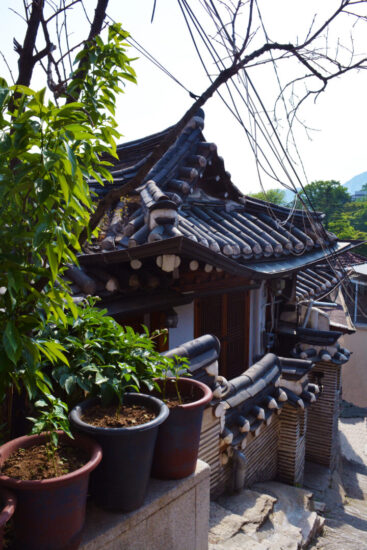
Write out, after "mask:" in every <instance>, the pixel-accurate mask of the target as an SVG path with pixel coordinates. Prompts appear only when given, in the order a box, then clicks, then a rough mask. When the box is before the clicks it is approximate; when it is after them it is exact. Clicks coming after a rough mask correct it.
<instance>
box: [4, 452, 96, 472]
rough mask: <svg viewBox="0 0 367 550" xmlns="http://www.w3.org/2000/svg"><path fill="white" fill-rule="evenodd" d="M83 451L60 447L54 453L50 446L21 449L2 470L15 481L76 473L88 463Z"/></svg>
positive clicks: (7, 461) (8, 460)
mask: <svg viewBox="0 0 367 550" xmlns="http://www.w3.org/2000/svg"><path fill="white" fill-rule="evenodd" d="M88 459H89V457H88V455H87V453H86V452H85V451H84V450H83V449H78V448H77V447H71V446H70V445H63V444H61V445H59V447H58V448H57V449H56V450H55V452H53V450H52V449H51V448H50V445H49V444H48V443H46V444H45V445H33V446H32V447H29V448H27V449H23V448H20V449H18V450H17V451H15V452H14V453H13V454H11V455H10V457H9V458H8V459H7V460H6V462H5V463H4V465H3V466H2V468H1V473H2V474H3V475H6V476H9V477H12V478H13V479H23V480H42V479H50V478H53V477H59V476H62V475H65V474H69V473H70V472H74V471H75V470H78V469H79V468H81V467H82V466H83V465H84V464H86V463H87V462H88Z"/></svg>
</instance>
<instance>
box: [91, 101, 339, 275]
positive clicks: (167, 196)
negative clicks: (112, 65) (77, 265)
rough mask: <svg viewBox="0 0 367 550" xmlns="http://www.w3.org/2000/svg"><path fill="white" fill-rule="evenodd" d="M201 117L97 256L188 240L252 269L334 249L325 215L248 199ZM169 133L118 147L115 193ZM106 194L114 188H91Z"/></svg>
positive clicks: (119, 209) (109, 227)
mask: <svg viewBox="0 0 367 550" xmlns="http://www.w3.org/2000/svg"><path fill="white" fill-rule="evenodd" d="M203 126H204V119H203V113H202V112H201V111H200V112H199V113H198V116H196V117H194V118H193V119H192V120H191V122H190V123H189V124H188V125H187V126H186V128H185V129H184V130H183V132H182V133H181V134H180V135H179V136H178V138H177V139H176V141H175V143H174V144H173V145H172V146H171V147H170V149H169V150H168V151H167V152H166V154H165V155H163V157H162V158H161V159H160V160H159V161H158V162H157V163H156V164H155V166H154V167H153V168H152V170H151V171H150V173H149V174H148V177H147V179H146V181H145V183H144V185H142V186H141V187H140V188H139V189H138V190H136V191H135V192H133V193H132V194H130V196H129V199H128V200H127V201H122V202H120V203H118V204H117V205H116V206H115V208H114V210H113V211H110V212H109V213H108V215H107V216H106V217H105V218H104V220H102V223H101V227H102V228H103V231H102V234H101V236H100V238H99V240H98V241H95V242H94V243H93V245H92V246H90V247H88V249H87V250H86V253H89V254H95V253H100V252H109V251H117V250H129V249H131V248H134V247H139V246H141V245H144V244H149V243H154V242H157V241H163V240H166V239H169V238H172V237H183V238H186V239H188V240H190V241H194V242H195V243H199V244H200V245H203V246H204V247H207V248H208V249H209V250H211V251H213V252H214V253H216V254H220V255H222V256H225V257H227V258H230V259H232V260H234V261H235V262H236V263H238V264H244V265H247V264H249V263H251V262H255V261H256V262H258V261H259V260H260V261H261V260H266V261H272V260H279V259H288V260H289V259H291V258H292V257H295V256H300V255H304V254H306V253H308V252H310V251H313V250H316V249H319V250H321V247H328V246H331V245H332V244H333V243H335V241H336V237H335V235H333V234H332V233H330V232H327V231H325V230H324V229H323V228H322V226H321V220H322V214H321V213H313V214H312V216H311V215H310V214H308V215H306V214H305V213H304V212H303V211H300V210H294V211H293V212H290V210H289V209H288V208H285V207H281V206H276V205H269V204H268V203H266V202H264V201H261V200H257V199H254V198H250V197H246V196H243V195H242V194H241V193H240V192H239V190H238V189H237V188H236V187H235V186H234V185H233V183H232V182H231V178H230V174H229V173H228V172H226V170H225V166H224V161H223V159H222V158H221V157H220V156H218V153H217V147H216V146H215V144H213V143H208V142H206V141H205V139H204V136H203V134H202V130H203ZM169 130H170V129H168V130H165V131H164V132H161V133H159V134H154V135H153V136H149V137H147V138H144V139H141V140H136V141H134V142H131V143H127V144H123V145H121V146H119V147H118V155H119V160H118V161H116V160H114V166H113V168H111V172H112V174H113V177H114V183H113V184H112V185H113V186H120V185H121V184H123V183H125V182H126V183H127V182H129V181H130V180H131V178H132V177H134V175H136V173H137V170H138V169H139V167H140V166H141V165H142V164H143V163H144V160H145V159H146V158H147V157H148V156H149V154H150V153H151V151H152V149H153V148H154V147H155V146H156V145H157V144H159V143H160V142H161V140H162V139H163V138H164V137H165V136H166V135H167V133H168V131H169ZM90 186H91V189H92V190H93V191H94V192H95V193H96V194H97V195H98V196H102V195H104V194H105V193H106V192H107V190H108V189H110V187H108V186H107V185H106V186H105V187H102V186H100V185H99V184H98V182H96V181H91V182H90Z"/></svg>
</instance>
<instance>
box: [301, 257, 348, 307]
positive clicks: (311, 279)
mask: <svg viewBox="0 0 367 550" xmlns="http://www.w3.org/2000/svg"><path fill="white" fill-rule="evenodd" d="M296 277H297V280H296V300H297V302H302V301H304V300H306V301H307V300H310V299H312V300H316V299H317V298H322V297H323V296H327V295H328V294H329V293H330V292H331V291H332V290H333V289H334V288H336V287H337V286H338V285H339V284H340V283H341V282H342V281H343V280H344V279H345V278H346V277H347V273H346V272H345V271H344V270H343V269H342V268H339V269H337V268H335V267H332V266H331V265H329V264H327V263H319V264H316V265H314V266H312V268H306V269H301V270H300V271H298V272H297V275H296Z"/></svg>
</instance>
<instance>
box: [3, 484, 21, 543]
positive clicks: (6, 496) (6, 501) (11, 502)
mask: <svg viewBox="0 0 367 550" xmlns="http://www.w3.org/2000/svg"><path fill="white" fill-rule="evenodd" d="M16 503H17V499H16V498H15V495H14V494H13V493H11V492H10V491H8V490H7V489H4V488H1V489H0V505H1V506H0V550H3V537H4V527H5V524H6V522H7V521H9V519H10V518H11V517H12V515H13V514H14V511H15V506H16Z"/></svg>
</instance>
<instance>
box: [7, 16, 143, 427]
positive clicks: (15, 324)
mask: <svg viewBox="0 0 367 550" xmlns="http://www.w3.org/2000/svg"><path fill="white" fill-rule="evenodd" d="M126 36H127V33H125V32H124V31H122V30H121V27H120V26H119V25H112V26H111V27H110V28H109V31H108V38H107V41H106V42H103V41H102V40H101V38H99V37H97V38H95V39H94V40H93V41H92V42H90V44H88V49H87V50H83V53H81V54H80V55H79V56H77V61H78V65H77V69H76V71H75V74H73V75H72V80H71V83H70V84H69V86H68V88H67V90H66V95H65V96H64V97H59V99H58V104H56V103H55V102H54V101H51V100H50V99H48V98H47V97H46V93H45V90H41V91H34V90H32V89H30V88H28V87H26V86H12V87H10V86H8V85H7V83H6V82H5V81H4V80H3V79H0V240H1V250H0V262H1V266H2V269H1V270H0V334H1V338H0V354H1V362H0V398H1V401H2V402H4V399H5V397H6V396H7V399H8V401H7V403H8V428H9V424H10V422H11V410H12V403H11V399H12V394H13V390H14V389H16V390H18V391H19V392H21V391H23V390H24V389H25V390H26V392H27V393H28V397H29V399H30V400H31V401H33V402H34V401H35V400H36V399H37V398H38V397H39V394H40V393H44V394H51V393H52V392H53V388H52V383H51V379H50V378H49V376H48V375H47V373H46V372H45V370H44V368H43V366H44V364H45V360H46V361H47V362H48V363H49V364H50V363H51V364H58V363H59V362H61V363H63V364H64V365H65V366H67V364H68V359H67V358H66V355H65V353H64V351H63V347H62V345H61V344H60V343H58V342H54V341H52V340H51V339H47V338H43V337H42V336H40V335H41V333H42V331H43V328H44V327H45V326H47V325H48V324H49V323H52V322H61V323H63V324H65V325H66V324H67V317H66V313H65V308H67V309H68V311H70V312H71V315H72V316H74V318H75V319H76V318H77V315H78V311H77V308H76V306H75V305H74V303H73V300H72V298H71V295H70V291H69V288H68V285H67V283H66V281H65V279H64V278H63V277H62V274H63V271H64V269H65V265H66V264H76V263H77V258H76V254H77V252H78V251H80V244H79V238H80V235H81V233H82V232H83V231H84V232H85V233H86V236H88V231H87V230H86V228H87V227H88V223H89V219H90V215H91V213H92V212H93V210H94V205H93V203H92V197H91V194H90V191H89V186H88V179H89V178H94V179H96V180H97V181H99V182H102V179H106V180H107V181H110V180H111V179H112V177H111V174H110V173H109V171H108V170H107V165H108V162H107V161H106V160H103V158H102V157H103V155H107V154H108V155H112V156H115V157H116V143H115V138H116V137H118V136H119V133H118V132H117V130H116V125H117V124H116V121H115V119H114V112H115V98H116V94H118V93H120V92H121V91H122V88H121V85H122V84H123V83H124V82H125V81H126V80H129V81H133V82H135V73H134V70H133V69H132V67H131V66H130V63H131V59H129V58H128V57H127V55H126V46H127V44H125V43H124V39H125V37H126ZM81 75H82V76H83V77H82V78H81Z"/></svg>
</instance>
